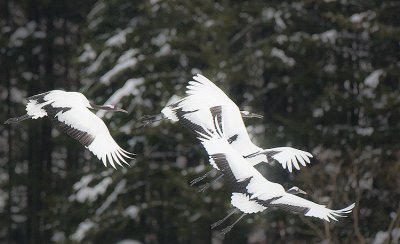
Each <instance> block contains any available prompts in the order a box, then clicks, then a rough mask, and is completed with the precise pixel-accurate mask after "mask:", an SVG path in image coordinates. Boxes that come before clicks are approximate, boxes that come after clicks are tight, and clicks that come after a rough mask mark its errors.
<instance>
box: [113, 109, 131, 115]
mask: <svg viewBox="0 0 400 244" xmlns="http://www.w3.org/2000/svg"><path fill="white" fill-rule="evenodd" d="M114 111H115V112H123V113H126V114H127V113H128V111H126V110H125V109H122V108H115V109H114Z"/></svg>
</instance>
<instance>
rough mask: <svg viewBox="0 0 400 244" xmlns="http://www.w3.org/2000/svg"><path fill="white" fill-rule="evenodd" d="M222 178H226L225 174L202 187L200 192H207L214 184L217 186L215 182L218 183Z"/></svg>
mask: <svg viewBox="0 0 400 244" xmlns="http://www.w3.org/2000/svg"><path fill="white" fill-rule="evenodd" d="M222 176H224V175H223V174H220V175H218V177H216V178H215V179H213V180H212V181H210V182H207V183H206V184H204V185H203V186H202V187H200V189H199V192H204V191H205V190H207V189H208V188H210V186H212V185H213V184H215V182H217V181H218V180H219V179H221V178H222Z"/></svg>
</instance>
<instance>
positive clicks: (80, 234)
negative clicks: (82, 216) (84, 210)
mask: <svg viewBox="0 0 400 244" xmlns="http://www.w3.org/2000/svg"><path fill="white" fill-rule="evenodd" d="M95 226H96V225H95V223H93V222H92V221H91V220H89V219H86V220H85V221H84V222H82V223H80V224H79V226H78V228H77V229H76V231H75V232H74V233H73V234H72V235H71V239H72V240H73V241H77V242H80V241H82V240H83V239H84V238H85V235H86V233H87V232H88V231H89V230H90V229H92V228H94V227H95Z"/></svg>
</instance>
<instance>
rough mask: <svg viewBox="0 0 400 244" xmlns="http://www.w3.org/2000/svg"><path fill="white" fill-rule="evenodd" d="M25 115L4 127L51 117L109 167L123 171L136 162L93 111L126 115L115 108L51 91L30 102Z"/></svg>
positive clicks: (31, 98)
mask: <svg viewBox="0 0 400 244" xmlns="http://www.w3.org/2000/svg"><path fill="white" fill-rule="evenodd" d="M27 100H28V103H27V104H26V114H25V115H22V116H20V117H15V118H10V119H8V120H7V121H5V122H4V123H5V124H15V123H19V122H21V121H24V120H27V119H38V118H43V117H46V116H48V117H49V118H50V119H51V120H52V121H53V122H54V123H55V124H56V125H57V126H58V127H59V128H60V129H61V130H62V131H64V132H65V133H66V134H68V135H69V136H71V137H72V138H74V139H75V140H77V141H79V142H80V143H81V144H82V145H83V146H85V147H86V148H88V149H89V150H90V151H91V152H92V153H93V154H94V155H96V156H97V157H98V159H99V160H101V161H102V162H103V164H104V166H107V162H109V163H110V164H111V166H112V167H114V168H116V166H115V163H117V164H118V165H120V166H122V167H123V164H122V163H124V164H127V165H129V163H128V162H127V161H126V160H125V159H133V155H134V154H133V153H130V152H128V151H125V150H124V149H122V148H121V147H120V146H119V145H118V144H117V143H116V142H115V141H114V139H113V138H112V136H111V135H110V132H109V131H108V128H107V126H106V125H105V124H104V122H103V120H101V119H100V118H99V117H97V116H96V115H95V114H94V113H93V112H92V111H90V109H102V110H108V111H118V112H124V113H127V111H125V110H123V109H121V108H117V107H115V106H114V105H102V106H100V105H96V104H94V103H91V102H89V100H88V99H87V98H86V97H85V96H84V95H83V94H82V93H79V92H66V91H61V90H52V91H48V92H45V93H41V94H38V95H34V96H31V97H28V98H27Z"/></svg>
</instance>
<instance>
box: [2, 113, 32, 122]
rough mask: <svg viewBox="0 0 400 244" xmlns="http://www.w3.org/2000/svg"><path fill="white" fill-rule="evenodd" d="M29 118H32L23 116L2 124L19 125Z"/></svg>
mask: <svg viewBox="0 0 400 244" xmlns="http://www.w3.org/2000/svg"><path fill="white" fill-rule="evenodd" d="M30 118H32V116H30V115H27V114H25V115H22V116H20V117H15V118H10V119H8V120H6V122H4V124H16V123H19V122H21V121H24V120H27V119H30Z"/></svg>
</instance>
